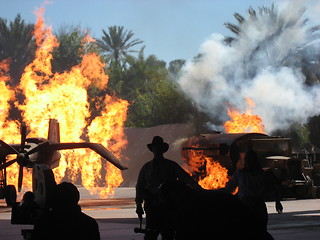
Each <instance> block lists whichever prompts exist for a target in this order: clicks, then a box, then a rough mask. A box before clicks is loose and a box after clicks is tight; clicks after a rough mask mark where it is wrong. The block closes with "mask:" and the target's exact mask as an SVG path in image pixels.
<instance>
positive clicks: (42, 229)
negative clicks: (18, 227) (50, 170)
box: [32, 182, 100, 240]
mask: <svg viewBox="0 0 320 240" xmlns="http://www.w3.org/2000/svg"><path fill="white" fill-rule="evenodd" d="M79 199H80V194H79V191H78V189H77V188H76V186H74V185H73V184H71V183H66V182H63V183H60V184H59V185H57V187H56V191H55V194H54V198H53V206H52V209H51V210H50V211H49V212H48V213H47V214H46V215H44V216H43V217H41V218H40V219H39V221H38V222H37V223H36V224H35V225H34V231H33V234H32V239H33V240H34V239H41V240H43V239H48V240H50V239H60V240H61V239H68V240H71V239H74V240H79V239H83V240H88V239H90V240H99V239H100V233H99V227H98V224H97V222H96V220H95V219H93V218H92V217H89V216H88V215H86V214H84V213H82V212H81V208H80V206H79V205H78V201H79Z"/></svg>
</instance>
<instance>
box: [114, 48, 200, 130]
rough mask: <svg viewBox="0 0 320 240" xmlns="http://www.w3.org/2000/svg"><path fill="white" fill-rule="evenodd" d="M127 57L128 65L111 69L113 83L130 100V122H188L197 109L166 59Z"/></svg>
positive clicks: (145, 124)
mask: <svg viewBox="0 0 320 240" xmlns="http://www.w3.org/2000/svg"><path fill="white" fill-rule="evenodd" d="M143 49H144V48H142V50H141V51H140V53H139V56H138V57H137V58H135V57H132V56H129V57H127V58H126V62H127V67H126V68H122V70H120V69H121V67H120V66H118V67H115V66H116V65H114V68H111V69H109V70H110V82H109V84H110V85H111V86H112V88H113V89H114V90H115V93H116V94H117V95H118V96H120V97H121V98H124V99H126V100H128V101H129V102H130V103H131V105H130V107H129V115H128V120H127V126H131V127H150V126H155V125H159V124H168V123H184V122H187V121H189V120H190V118H191V115H192V112H193V111H195V108H193V106H192V104H191V102H190V101H189V99H187V98H186V97H185V96H184V95H183V94H182V92H181V91H180V89H179V88H178V86H177V85H176V84H175V82H174V81H172V79H171V78H170V73H169V70H168V69H167V68H166V63H165V62H164V61H161V60H158V59H157V58H156V57H155V56H153V55H151V56H148V57H147V58H145V57H144V52H143Z"/></svg>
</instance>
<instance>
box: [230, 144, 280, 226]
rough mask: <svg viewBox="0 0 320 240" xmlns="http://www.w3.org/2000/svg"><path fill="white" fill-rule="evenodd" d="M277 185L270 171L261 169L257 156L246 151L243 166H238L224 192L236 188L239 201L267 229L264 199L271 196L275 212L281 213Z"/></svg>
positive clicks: (252, 152)
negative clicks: (258, 218) (250, 210)
mask: <svg viewBox="0 0 320 240" xmlns="http://www.w3.org/2000/svg"><path fill="white" fill-rule="evenodd" d="M239 166H240V167H239ZM278 185H279V184H277V179H276V177H275V176H274V174H273V173H272V172H271V171H270V170H268V171H264V170H263V169H262V167H261V166H260V162H259V159H258V156H257V154H256V153H255V152H254V151H253V150H248V152H247V153H246V155H245V157H244V166H243V167H241V164H240V165H239V164H238V169H237V170H236V171H235V172H234V174H233V175H232V177H231V179H230V180H229V182H228V183H227V185H226V187H225V190H226V191H228V192H230V193H232V192H234V191H235V190H236V188H237V187H238V193H237V195H238V197H239V198H240V200H241V201H242V202H243V203H244V204H246V205H247V206H248V207H250V208H251V209H252V210H253V211H255V212H256V213H257V214H258V216H260V217H261V219H262V220H263V223H264V226H265V229H267V224H268V211H267V207H266V204H265V198H266V197H267V196H270V195H273V196H274V198H275V202H276V206H275V207H276V210H277V212H278V213H282V211H283V207H282V204H281V202H280V191H279V187H278Z"/></svg>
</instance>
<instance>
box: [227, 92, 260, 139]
mask: <svg viewBox="0 0 320 240" xmlns="http://www.w3.org/2000/svg"><path fill="white" fill-rule="evenodd" d="M246 102H247V104H248V107H247V109H246V112H244V113H240V112H239V111H238V110H236V109H234V108H232V107H231V109H230V108H228V109H227V111H228V115H229V117H230V118H231V120H230V121H226V122H225V123H224V128H225V130H226V132H227V133H251V132H252V133H265V132H264V125H263V124H262V119H261V118H260V117H259V116H258V115H256V114H252V109H253V108H254V107H255V103H254V102H253V101H252V100H251V99H250V98H248V97H247V98H246Z"/></svg>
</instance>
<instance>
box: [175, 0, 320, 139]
mask: <svg viewBox="0 0 320 240" xmlns="http://www.w3.org/2000/svg"><path fill="white" fill-rule="evenodd" d="M310 2H311V1H301V0H300V1H288V2H286V3H284V2H282V4H281V5H277V6H275V7H274V8H273V7H270V8H268V9H267V8H264V9H260V10H261V11H260V12H259V10H258V9H256V17H252V16H251V15H248V16H245V19H246V20H245V21H244V22H243V23H242V24H241V25H240V34H239V35H238V36H237V37H236V40H235V41H233V42H232V43H231V44H230V45H228V44H226V43H225V42H224V39H225V37H224V36H222V35H219V34H213V35H212V36H211V37H210V39H208V40H207V41H205V42H204V43H203V44H202V46H201V48H200V51H201V52H200V53H201V57H200V58H199V59H197V60H196V61H191V62H189V63H188V64H187V66H186V68H185V72H184V74H183V75H182V77H181V78H180V79H179V84H180V86H181V87H182V89H183V90H184V92H185V93H186V94H187V95H189V96H190V97H191V98H192V99H193V101H194V102H196V103H197V105H198V106H199V107H200V108H201V109H202V110H203V111H205V112H207V113H209V114H210V116H211V117H212V118H213V119H215V120H220V121H226V120H228V116H227V111H226V108H227V106H226V104H229V105H232V106H234V107H235V108H237V109H239V110H240V111H241V110H242V111H243V110H245V108H246V101H245V98H246V97H249V98H251V99H252V100H253V101H254V102H255V104H256V107H255V108H254V110H253V111H254V112H253V113H254V114H258V115H259V116H260V117H261V118H262V119H263V123H264V125H265V128H266V131H267V132H268V133H271V132H272V131H274V130H277V129H286V128H289V127H290V126H291V125H292V124H293V123H306V122H307V120H308V118H309V117H312V116H316V115H319V114H320V85H319V83H313V84H311V85H306V84H305V80H306V78H305V75H304V74H303V73H302V67H303V66H306V67H310V66H318V67H319V69H315V71H318V72H316V73H315V74H319V73H320V64H319V62H320V41H319V39H320V35H319V31H318V28H312V26H310V25H309V22H312V23H314V22H315V21H314V20H313V21H309V22H308V21H306V19H307V18H308V16H307V14H308V9H307V8H306V7H307V5H305V6H302V5H301V4H305V3H307V4H310ZM318 5H319V4H318ZM313 6H315V5H313ZM314 9H316V8H314ZM318 24H319V23H318ZM318 76H320V75H318Z"/></svg>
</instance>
